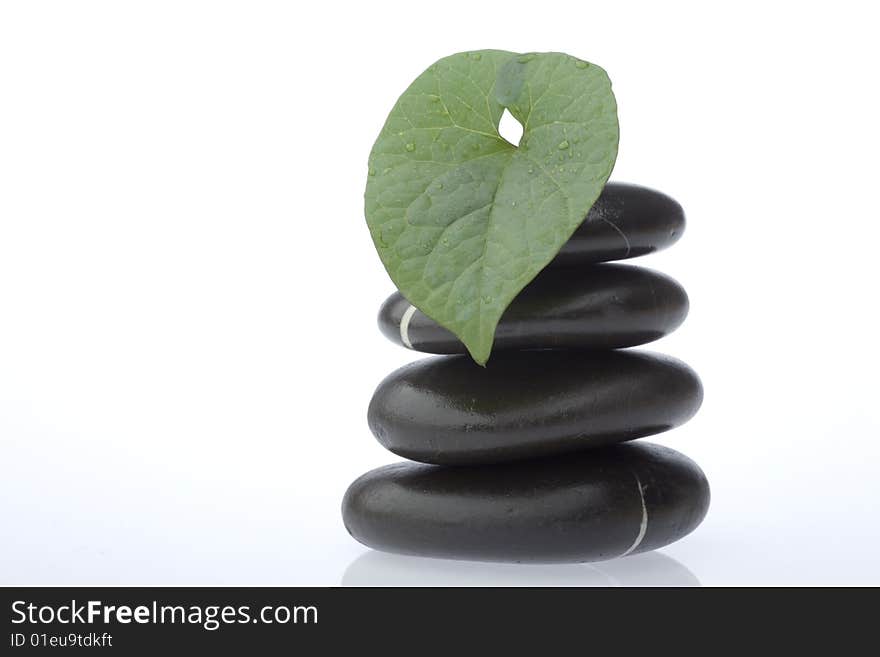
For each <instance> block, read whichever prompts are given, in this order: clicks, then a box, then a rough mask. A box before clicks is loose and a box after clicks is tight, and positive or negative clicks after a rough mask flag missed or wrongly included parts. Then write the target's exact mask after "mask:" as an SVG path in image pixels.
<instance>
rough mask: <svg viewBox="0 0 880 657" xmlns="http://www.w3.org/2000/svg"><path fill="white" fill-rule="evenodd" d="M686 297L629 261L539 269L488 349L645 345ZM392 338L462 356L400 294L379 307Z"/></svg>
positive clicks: (679, 317)
mask: <svg viewBox="0 0 880 657" xmlns="http://www.w3.org/2000/svg"><path fill="white" fill-rule="evenodd" d="M687 312H688V297H687V293H686V292H685V291H684V288H682V287H681V285H679V284H678V283H677V282H676V281H675V280H673V279H672V278H670V277H669V276H666V275H665V274H661V273H659V272H655V271H652V270H650V269H645V268H643V267H633V266H628V265H587V266H581V267H563V268H553V269H545V270H544V271H543V272H541V273H540V274H539V275H538V277H537V278H535V280H534V281H532V282H531V283H530V284H529V285H528V286H526V288H525V289H523V291H522V292H520V294H519V295H518V296H517V297H516V299H514V300H513V302H512V303H511V304H510V306H509V307H508V308H507V310H506V311H505V312H504V315H503V316H502V317H501V321H500V322H499V323H498V328H497V330H496V331H495V343H494V346H493V352H495V353H497V352H498V351H502V350H505V349H554V348H583V349H617V348H621V347H632V346H635V345H640V344H645V343H647V342H652V341H653V340H657V339H659V338H662V337H663V336H664V335H667V334H669V333H671V332H672V331H674V330H675V329H676V328H678V327H679V326H680V325H681V323H682V322H683V321H684V319H685V317H686V316H687ZM379 328H380V330H381V331H382V333H383V334H384V335H385V336H386V337H387V338H388V339H389V340H391V341H392V342H396V343H397V344H401V345H403V346H405V347H408V348H410V349H415V350H416V351H424V352H427V353H432V354H461V353H465V348H464V345H463V344H462V343H461V341H460V340H459V339H458V338H457V337H456V336H455V335H454V334H453V333H451V332H450V331H448V330H447V329H445V328H443V327H442V326H440V325H439V324H437V323H436V322H435V321H434V320H432V319H430V318H428V317H427V316H425V315H424V314H423V313H422V312H421V311H419V310H416V309H415V308H414V307H413V306H411V305H410V303H409V301H407V300H406V299H405V298H404V297H403V296H402V295H401V294H400V293H399V292H396V293H394V294H392V295H391V296H390V297H388V299H387V300H386V301H385V303H384V304H382V308H381V309H380V310H379Z"/></svg>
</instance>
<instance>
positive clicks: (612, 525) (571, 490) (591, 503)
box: [342, 442, 710, 563]
mask: <svg viewBox="0 0 880 657" xmlns="http://www.w3.org/2000/svg"><path fill="white" fill-rule="evenodd" d="M709 497H710V495H709V484H708V482H707V481H706V477H705V475H704V474H703V472H702V471H701V470H700V468H699V467H698V466H697V465H696V463H694V462H693V461H691V460H690V459H689V458H687V457H686V456H684V455H683V454H680V453H678V452H676V451H674V450H672V449H668V448H666V447H661V446H658V445H652V444H650V443H644V442H640V443H632V444H628V445H616V446H612V447H606V448H602V449H599V450H593V451H590V452H585V453H581V454H576V455H567V456H564V457H556V458H552V459H542V460H537V461H531V462H528V463H511V464H505V465H494V466H476V467H472V468H448V467H442V466H429V465H419V464H414V463H399V464H395V465H388V466H385V467H382V468H378V469H376V470H373V471H371V472H368V473H367V474H365V475H363V476H362V477H360V478H359V479H357V480H356V481H355V482H354V483H353V484H352V485H351V486H350V487H349V489H348V491H347V492H346V494H345V498H344V499H343V502H342V515H343V520H344V522H345V526H346V528H347V529H348V531H349V533H350V534H351V535H352V536H353V537H354V538H355V539H357V540H358V541H360V542H361V543H363V544H364V545H366V546H369V547H371V548H375V549H378V550H385V551H388V552H396V553H399V554H411V555H419V556H427V557H443V558H450V559H474V560H480V561H513V562H536V563H552V562H581V561H600V560H603V559H611V558H614V557H620V556H625V555H627V554H634V553H638V552H643V551H648V550H654V549H657V548H660V547H663V546H664V545H668V544H669V543H672V542H673V541H676V540H678V539H680V538H682V537H683V536H685V535H687V534H689V533H690V532H691V531H693V530H694V529H695V528H696V527H697V525H699V524H700V522H701V521H702V519H703V517H704V516H705V515H706V511H707V509H708V507H709Z"/></svg>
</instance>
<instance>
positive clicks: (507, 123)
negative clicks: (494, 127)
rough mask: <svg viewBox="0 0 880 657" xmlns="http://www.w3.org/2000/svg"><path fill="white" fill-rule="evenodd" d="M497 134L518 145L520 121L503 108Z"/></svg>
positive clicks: (520, 131) (520, 135) (521, 128)
mask: <svg viewBox="0 0 880 657" xmlns="http://www.w3.org/2000/svg"><path fill="white" fill-rule="evenodd" d="M498 134H500V135H501V136H502V137H504V139H506V140H507V141H509V142H510V143H511V144H512V145H514V146H519V140H520V139H522V135H523V127H522V123H520V122H519V121H517V120H516V119H515V118H513V114H511V113H510V112H508V111H507V109H505V110H504V114H502V115H501V121H499V122H498Z"/></svg>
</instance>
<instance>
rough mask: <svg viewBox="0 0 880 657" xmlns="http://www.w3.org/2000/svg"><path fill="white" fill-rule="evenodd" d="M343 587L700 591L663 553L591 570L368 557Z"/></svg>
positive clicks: (687, 572) (359, 562)
mask: <svg viewBox="0 0 880 657" xmlns="http://www.w3.org/2000/svg"><path fill="white" fill-rule="evenodd" d="M341 584H342V586H428V587H435V586H700V581H699V579H697V577H696V576H695V575H694V574H693V573H692V572H691V571H690V570H688V569H687V568H686V567H685V566H684V565H682V564H681V563H679V562H678V561H676V560H675V559H673V558H671V557H668V556H666V555H665V554H663V553H661V552H645V553H644V554H636V555H632V556H629V557H626V558H624V559H614V560H612V561H602V562H600V563H595V564H554V565H534V564H529V565H518V564H506V563H480V562H474V561H451V560H449V559H425V558H423V557H409V556H403V555H398V554H388V553H385V552H375V551H372V550H371V551H369V552H366V553H364V554H362V555H361V556H359V557H358V558H357V559H355V560H354V561H352V562H351V564H349V566H348V568H346V570H345V573H344V574H343V576H342V582H341Z"/></svg>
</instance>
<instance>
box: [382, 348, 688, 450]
mask: <svg viewBox="0 0 880 657" xmlns="http://www.w3.org/2000/svg"><path fill="white" fill-rule="evenodd" d="M702 398H703V390H702V386H701V385H700V380H699V379H698V378H697V375H696V374H695V373H694V371H693V370H691V369H690V368H689V367H688V366H687V365H685V364H684V363H682V362H681V361H678V360H676V359H674V358H670V357H668V356H661V355H659V354H651V353H646V352H634V351H626V352H622V351H610V352H586V351H562V350H560V351H551V350H545V351H514V352H504V353H500V354H496V355H494V356H493V357H492V359H491V360H490V361H489V363H488V365H487V366H486V367H485V368H483V367H480V366H479V365H476V364H475V363H474V362H473V361H472V360H471V358H470V356H433V357H430V358H425V359H422V360H420V361H418V362H415V363H411V364H409V365H406V366H404V367H401V368H400V369H398V370H396V371H395V372H392V373H391V374H390V375H388V376H387V377H386V378H385V380H383V381H382V383H380V384H379V387H378V388H377V389H376V392H375V393H374V394H373V399H372V400H371V401H370V407H369V411H368V413H367V418H368V421H369V424H370V429H371V430H372V431H373V434H374V435H375V436H376V438H377V439H378V440H379V442H380V443H382V445H384V446H385V447H386V448H387V449H389V450H391V451H392V452H394V453H395V454H398V455H400V456H402V457H404V458H408V459H412V460H415V461H422V462H425V463H438V464H441V465H465V464H475V463H495V462H501V461H511V460H517V459H525V458H535V457H541V456H549V455H553V454H559V453H563V452H572V451H578V450H583V449H585V448H590V447H597V446H601V445H607V444H610V443H617V442H623V441H626V440H632V439H634V438H639V437H641V436H647V435H650V434H656V433H660V432H662V431H666V430H668V429H671V428H672V427H675V426H677V425H679V424H682V423H683V422H686V421H687V420H688V419H690V418H691V417H692V416H693V415H694V413H696V412H697V409H698V408H699V406H700V403H701V402H702Z"/></svg>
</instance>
